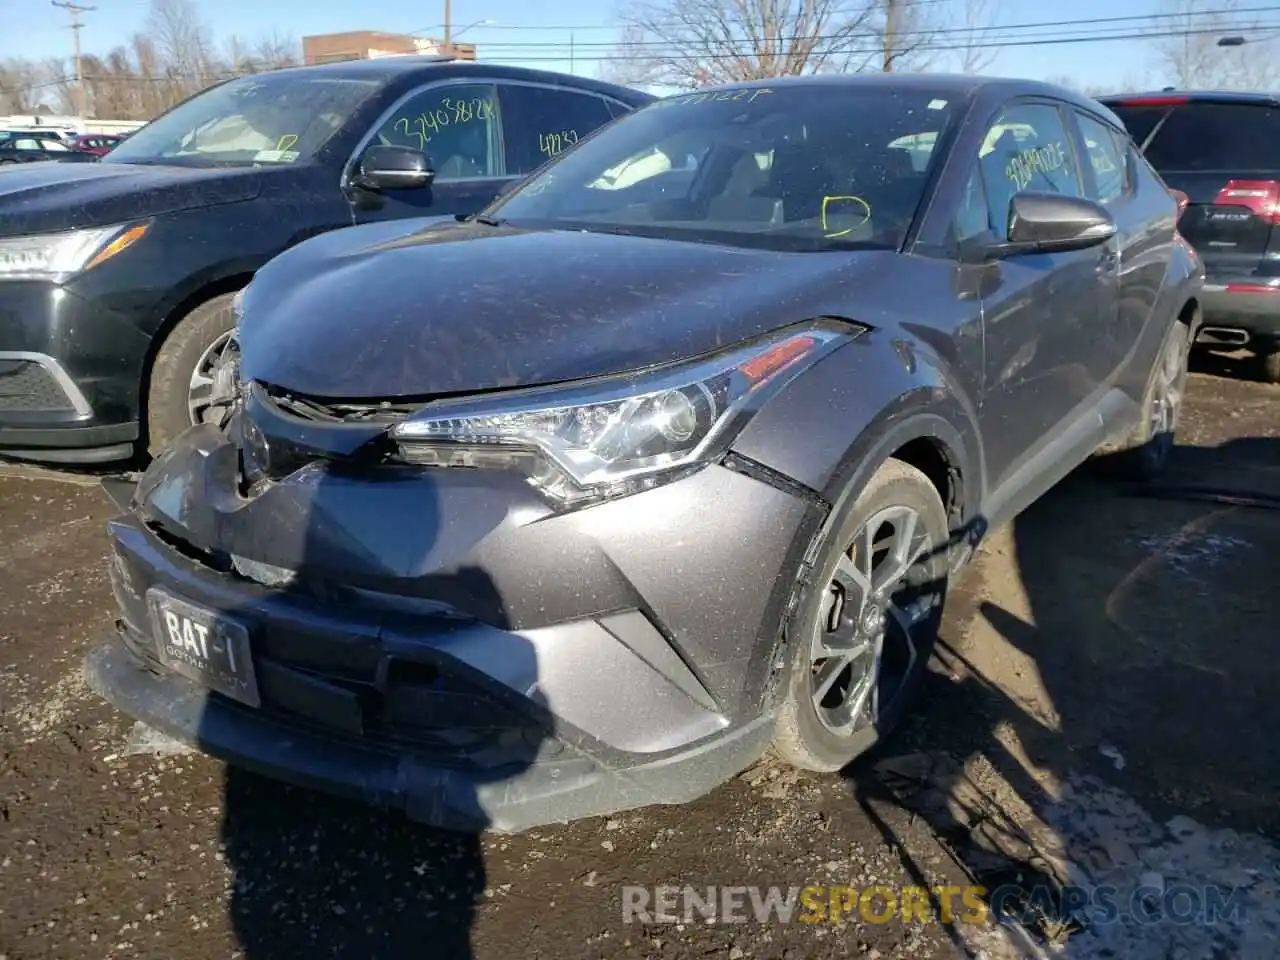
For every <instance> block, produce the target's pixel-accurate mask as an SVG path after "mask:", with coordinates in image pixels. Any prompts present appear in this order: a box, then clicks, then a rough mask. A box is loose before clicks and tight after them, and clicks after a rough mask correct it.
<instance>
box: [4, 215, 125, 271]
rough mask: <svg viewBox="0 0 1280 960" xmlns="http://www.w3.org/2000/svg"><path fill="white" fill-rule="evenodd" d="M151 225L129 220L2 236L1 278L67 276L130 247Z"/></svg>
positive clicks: (95, 264)
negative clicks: (78, 227)
mask: <svg viewBox="0 0 1280 960" xmlns="http://www.w3.org/2000/svg"><path fill="white" fill-rule="evenodd" d="M149 226H150V225H149V224H146V223H139V224H133V225H128V224H125V225H117V226H113V227H94V228H92V229H86V230H71V231H68V232H67V233H46V234H41V235H38V236H30V237H6V238H4V239H0V280H53V281H55V282H60V281H62V280H66V279H67V278H68V277H72V276H74V275H75V274H77V273H80V272H81V271H84V270H88V269H89V268H90V267H96V266H97V265H98V264H100V263H102V262H103V261H104V260H109V259H111V258H112V257H114V256H115V255H116V254H117V253H120V252H121V251H123V250H125V249H127V248H129V247H130V246H132V245H133V244H134V243H136V242H137V241H138V240H140V239H141V238H142V236H143V234H145V233H146V232H147V229H148V228H149Z"/></svg>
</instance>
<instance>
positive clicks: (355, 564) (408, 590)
mask: <svg viewBox="0 0 1280 960" xmlns="http://www.w3.org/2000/svg"><path fill="white" fill-rule="evenodd" d="M237 457H238V450H237V447H236V445H235V444H232V443H231V442H230V441H229V440H228V439H227V435H226V434H225V433H223V432H222V431H219V430H217V429H215V428H213V427H211V426H205V427H197V428H194V429H193V430H191V431H189V432H188V434H187V435H185V436H184V437H183V438H181V439H180V441H179V442H178V443H177V444H176V445H175V446H174V447H173V448H171V449H170V450H169V451H167V452H166V454H165V455H164V456H163V457H162V458H160V459H159V460H158V461H157V463H156V464H154V465H153V467H152V469H151V470H150V471H149V472H148V475H147V476H146V477H144V478H143V481H142V483H141V484H140V485H139V488H138V491H139V492H138V499H137V501H136V502H135V504H134V507H133V509H132V510H131V511H130V512H129V513H127V514H126V515H124V516H122V517H120V518H118V519H116V520H113V521H112V522H111V523H110V525H109V538H110V542H111V547H112V569H111V574H112V584H113V589H114V591H115V594H116V599H117V602H118V604H119V607H120V620H119V625H118V626H119V636H118V638H116V639H114V640H112V641H111V642H109V643H106V644H104V645H102V646H100V647H98V648H96V649H95V650H93V651H92V652H91V653H90V655H89V657H88V659H87V661H86V666H87V671H88V676H89V680H90V683H91V685H92V686H93V687H94V688H95V689H96V690H98V691H99V692H100V693H101V694H102V695H103V696H104V697H105V698H106V699H107V700H109V701H111V702H112V703H114V704H115V705H116V706H117V707H119V708H120V709H121V710H122V711H123V712H125V713H126V714H128V715H130V716H132V717H135V718H137V719H140V720H142V721H144V722H145V723H147V724H149V725H151V726H153V727H156V728H157V729H159V730H162V731H163V732H165V733H167V734H169V735H170V736H173V737H175V738H177V739H179V740H182V741H185V742H188V743H191V744H193V745H195V746H197V747H198V748H200V749H202V750H204V751H205V752H207V753H210V754H212V755H215V756H219V757H222V758H224V759H226V760H228V761H231V762H233V763H236V764H237V765H240V766H244V767H246V768H250V769H255V770H257V771H259V772H261V773H264V774H266V775H268V776H271V777H274V778H276V779H280V780H284V781H287V782H292V783H296V784H299V785H301V786H305V787H311V788H316V789H320V790H324V791H327V792H331V793H336V794H340V795H345V796H349V797H353V798H357V799H360V800H364V801H367V802H371V803H375V804H378V805H382V806H387V807H392V808H396V809H400V810H403V811H404V812H406V813H407V814H408V815H409V816H410V817H412V818H414V819H418V820H422V821H425V822H428V823H432V824H436V825H439V826H445V827H449V828H453V829H462V830H476V829H494V830H520V829H524V828H527V827H530V826H533V825H536V824H540V823H546V822H563V821H567V820H572V819H576V818H579V817H583V816H590V815H595V814H603V813H607V812H612V811H616V810H620V809H627V808H633V807H638V806H645V805H649V804H654V803H681V802H685V801H687V800H689V799H692V798H694V797H697V796H699V795H701V794H703V793H705V792H707V791H709V790H710V789H712V788H713V787H714V786H716V785H717V784H719V783H720V782H722V781H723V780H725V779H726V778H728V777H730V776H732V775H733V774H734V773H736V772H737V771H739V770H741V769H743V768H745V767H746V766H748V765H749V764H750V763H751V762H753V761H754V760H755V759H756V758H757V757H758V756H759V755H760V753H761V752H762V751H763V749H764V748H765V746H766V744H767V742H768V739H769V737H770V736H771V733H772V722H771V716H770V714H769V711H768V707H767V697H766V688H767V685H768V682H769V675H770V671H771V661H772V659H773V657H774V653H775V647H774V643H775V641H776V638H777V636H778V633H779V630H780V625H781V620H782V616H783V610H784V608H785V605H786V602H787V600H788V598H789V597H790V595H791V592H792V586H793V585H794V582H795V578H796V575H797V571H798V570H799V567H800V563H801V561H802V556H803V552H804V547H805V545H806V544H807V543H808V542H809V540H810V539H811V537H812V535H813V533H814V532H815V531H816V530H817V527H818V525H819V524H820V522H821V519H822V513H821V510H820V509H819V508H818V507H817V506H816V505H815V504H813V503H811V502H809V501H806V500H804V499H803V498H801V497H798V496H796V495H795V494H794V493H793V492H787V491H783V490H780V489H778V488H776V487H774V486H772V485H770V484H767V483H764V482H762V481H760V480H758V479H753V478H751V477H748V476H745V475H744V474H743V473H741V472H738V471H735V470H732V469H729V468H726V467H724V466H721V465H711V466H708V467H706V468H705V469H703V470H701V471H699V472H698V473H696V474H695V475H693V476H690V477H686V478H684V479H681V480H679V481H677V482H675V483H672V484H668V485H666V486H662V487H658V488H655V489H653V490H648V491H645V492H643V493H639V494H636V495H634V496H632V497H628V498H625V499H623V500H619V501H613V502H608V503H604V504H600V505H597V506H594V507H591V508H587V509H583V510H579V511H574V512H571V513H565V514H557V513H554V512H553V511H550V510H549V509H548V508H547V507H546V506H545V504H543V503H541V501H540V500H539V499H538V497H537V496H536V494H535V493H534V492H533V491H532V490H531V489H530V488H529V487H528V485H527V484H524V483H523V482H522V481H521V480H520V479H519V478H518V477H514V476H510V475H506V474H501V473H496V472H495V473H489V472H485V471H464V470H439V469H437V470H425V469H421V468H389V467H386V466H385V465H383V466H379V467H377V468H369V469H364V468H351V469H344V468H341V467H338V466H335V465H334V464H333V463H324V462H318V461H317V462H311V463H307V464H306V465H304V466H302V467H300V468H298V469H296V470H293V471H292V472H286V473H285V474H284V475H282V476H281V477H279V478H278V479H276V480H273V481H271V482H270V483H268V484H266V485H265V487H263V488H261V489H259V490H258V491H256V492H254V493H253V494H251V495H243V494H242V493H240V492H239V491H238V489H237V483H236V473H237V466H236V462H237V461H236V458H237ZM761 558H771V559H769V560H766V561H765V562H761ZM156 589H159V590H163V591H164V592H165V593H166V594H168V595H170V596H173V597H177V598H181V599H182V600H183V601H185V602H188V603H191V604H194V605H198V606H199V607H201V608H204V609H207V610H212V611H217V612H218V614H219V615H220V616H225V617H227V618H229V619H232V620H235V621H237V622H239V623H242V624H243V625H244V626H245V628H246V629H247V630H248V631H249V634H250V636H251V639H252V651H253V665H254V671H255V674H256V682H257V685H258V688H259V695H260V706H257V707H253V706H248V705H246V704H243V703H238V702H236V701H235V700H233V699H230V698H228V697H226V696H223V695H221V694H219V693H215V692H211V691H209V690H208V689H207V688H205V687H204V686H202V685H200V684H199V683H196V682H193V681H191V680H188V679H186V678H185V677H183V676H179V675H178V674H177V673H174V672H172V671H171V670H169V669H168V668H167V667H166V666H165V665H164V664H163V662H162V658H161V657H160V655H159V649H158V646H157V644H158V642H159V638H158V634H157V630H156V629H155V627H154V626H153V615H152V613H151V612H150V608H149V606H148V599H147V598H148V596H149V594H151V593H152V592H153V591H154V590H156Z"/></svg>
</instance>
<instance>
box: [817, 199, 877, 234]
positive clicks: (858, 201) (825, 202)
mask: <svg viewBox="0 0 1280 960" xmlns="http://www.w3.org/2000/svg"><path fill="white" fill-rule="evenodd" d="M833 203H856V204H857V205H858V206H860V207H862V209H863V210H864V211H866V213H865V214H864V215H863V217H862V219H861V220H859V221H858V222H857V223H855V224H854V225H853V226H851V227H848V228H847V229H844V230H837V231H836V232H835V233H828V232H827V208H828V207H829V206H831V204H833ZM870 219H871V204H869V203H867V201H865V200H863V199H862V198H861V197H823V198H822V235H823V236H824V237H826V238H828V239H831V238H833V237H843V236H845V235H847V234H850V233H853V231H855V230H857V229H858V228H859V227H860V226H862V225H863V224H864V223H866V222H867V221H869V220H870Z"/></svg>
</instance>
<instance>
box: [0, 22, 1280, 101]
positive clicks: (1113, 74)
mask: <svg viewBox="0 0 1280 960" xmlns="http://www.w3.org/2000/svg"><path fill="white" fill-rule="evenodd" d="M78 2H80V3H82V4H83V5H86V6H95V7H96V8H97V9H96V10H94V11H92V12H89V13H86V14H84V24H85V26H84V29H83V31H82V33H81V37H82V41H83V45H84V49H85V50H86V51H92V52H105V51H106V50H107V49H109V48H111V47H112V46H114V45H116V44H119V43H122V42H124V41H125V40H126V39H127V38H128V37H129V35H130V34H132V33H134V32H136V31H138V30H140V29H141V28H142V26H143V21H144V20H145V17H146V10H147V4H146V2H145V0H78ZM197 2H198V4H199V6H200V9H201V12H202V14H203V16H204V18H205V20H206V22H207V24H208V26H209V27H210V28H211V29H212V31H213V33H214V35H215V37H217V38H218V39H219V40H223V39H225V38H226V37H228V36H231V35H233V34H234V35H239V36H242V37H246V38H249V39H252V38H253V37H255V36H259V35H262V34H264V33H268V32H270V31H272V30H276V31H279V32H281V33H282V34H284V35H292V36H302V35H304V34H314V33H334V32H339V31H344V30H384V31H388V32H394V33H417V34H423V35H438V34H439V32H440V31H439V26H440V22H441V20H442V19H443V10H444V3H443V0H380V2H378V3H374V4H365V3H352V2H350V0H270V2H265V3H264V2H263V0H197ZM911 2H920V3H924V4H927V5H932V4H941V5H943V6H940V7H938V9H940V10H946V9H949V8H952V7H954V9H960V8H961V5H962V4H963V3H964V0H911ZM986 2H987V3H994V4H996V5H997V9H998V18H997V21H996V22H997V23H998V24H999V25H1000V26H1001V28H1003V35H1004V36H1005V37H1008V36H1013V35H1017V36H1019V37H1027V38H1029V37H1036V38H1041V39H1043V38H1050V37H1053V36H1054V35H1055V34H1056V35H1057V36H1061V35H1062V33H1063V31H1064V30H1067V29H1069V31H1070V32H1071V33H1073V34H1077V35H1078V34H1080V33H1088V32H1095V33H1096V32H1098V31H1107V32H1111V33H1140V32H1143V31H1144V30H1146V31H1149V30H1150V29H1151V27H1150V25H1149V23H1143V22H1139V21H1138V20H1130V21H1125V20H1123V19H1120V20H1117V19H1115V18H1126V17H1133V18H1141V17H1147V16H1149V15H1151V14H1153V13H1156V12H1157V11H1158V10H1159V9H1166V10H1167V9H1168V6H1167V3H1162V0H1070V2H1067V0H986ZM1244 2H1245V5H1246V6H1249V7H1254V8H1256V7H1259V6H1263V5H1264V3H1265V0H1244ZM853 5H854V0H851V3H850V6H853ZM1209 5H1210V6H1213V5H1214V4H1209ZM452 7H453V23H454V38H455V39H456V40H465V41H467V42H471V43H475V44H477V46H478V50H479V56H480V58H481V59H484V60H493V61H500V62H508V63H522V64H527V65H530V66H536V67H540V68H544V69H551V70H562V71H566V72H575V73H579V74H585V75H594V74H595V73H596V71H597V70H598V68H599V65H600V61H601V59H602V58H604V57H606V56H607V55H608V53H609V50H610V47H611V45H612V43H613V42H614V41H615V40H616V38H617V36H618V25H617V20H616V18H615V11H616V7H615V5H614V0H541V2H531V0H453V3H452ZM1252 16H1253V17H1254V18H1255V19H1256V18H1262V19H1264V20H1266V21H1267V22H1268V23H1269V24H1274V25H1277V26H1280V5H1277V6H1276V7H1275V12H1274V13H1269V14H1268V13H1261V14H1254V15H1252ZM1092 18H1107V19H1109V20H1111V22H1107V23H1096V24H1087V25H1083V24H1082V25H1078V26H1074V27H1071V28H1064V27H1052V26H1046V27H1036V28H1034V29H1025V30H1019V29H1017V27H1018V26H1019V25H1025V24H1037V23H1044V22H1045V21H1059V22H1060V21H1080V20H1086V19H1092ZM0 22H3V23H7V24H9V25H10V26H14V25H17V27H18V29H8V30H4V31H2V32H0V59H4V58H7V57H11V56H23V57H29V58H33V59H42V58H45V57H49V56H59V55H62V56H69V55H70V52H71V39H72V38H71V34H70V31H69V30H67V29H66V24H67V22H68V20H67V15H66V12H65V11H63V10H61V9H58V8H55V7H53V6H52V5H51V3H49V2H48V0H0ZM571 42H572V44H573V50H574V56H573V59H572V60H570V59H569V54H568V49H569V44H570V43H571ZM1152 47H1153V44H1152V42H1151V41H1149V40H1147V41H1143V40H1113V41H1108V42H1090V43H1078V44H1062V45H1054V44H1038V45H1034V46H1031V45H1028V46H1020V47H1013V46H1006V47H1004V48H1003V49H1001V50H999V51H998V53H997V54H996V58H995V61H994V62H993V63H992V64H991V65H990V66H988V67H986V68H985V69H984V70H983V72H984V73H988V74H1001V75H1006V76H1022V77H1028V78H1032V79H1046V78H1054V79H1059V78H1062V77H1064V76H1069V77H1071V78H1072V79H1074V80H1075V81H1076V82H1077V83H1079V84H1086V85H1096V86H1101V87H1107V88H1111V89H1115V88H1119V87H1123V86H1129V87H1132V86H1134V85H1146V86H1158V85H1161V84H1162V83H1164V82H1165V79H1166V78H1165V77H1164V76H1163V74H1162V72H1161V70H1160V67H1159V64H1158V61H1157V59H1156V57H1155V56H1154V55H1153V53H1152ZM1224 52H1225V51H1224Z"/></svg>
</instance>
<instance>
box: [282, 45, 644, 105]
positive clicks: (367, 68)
mask: <svg viewBox="0 0 1280 960" xmlns="http://www.w3.org/2000/svg"><path fill="white" fill-rule="evenodd" d="M473 72H475V73H482V74H483V75H484V76H485V77H491V78H496V79H503V80H528V81H532V82H535V83H556V84H564V83H566V82H569V83H571V84H572V85H573V86H576V87H579V88H581V89H584V90H592V91H594V92H596V93H603V94H608V95H610V96H613V97H621V98H623V99H626V100H628V101H630V102H632V103H647V102H648V101H650V100H654V99H657V98H656V97H654V96H653V95H652V94H648V93H645V92H644V91H641V90H636V89H634V88H632V87H623V86H619V85H618V84H615V83H608V82H606V81H603V80H596V79H593V78H591V77H580V76H576V75H574V76H570V75H567V74H564V73H556V72H554V71H551V70H538V69H534V68H532V67H513V66H508V65H507V64H502V63H489V62H488V61H476V60H455V59H451V58H448V57H438V56H431V55H427V54H405V55H403V56H395V57H377V58H375V59H373V60H339V61H336V62H334V63H318V64H308V65H307V66H302V67H285V68H283V69H280V70H272V71H270V73H271V74H273V75H274V74H291V73H293V74H305V75H307V76H329V77H341V78H350V79H373V80H384V81H387V82H396V83H402V82H406V81H408V82H413V80H414V79H415V78H421V80H422V81H423V82H426V81H428V80H430V79H431V78H432V77H446V76H465V75H466V74H468V73H473ZM259 76H261V74H259Z"/></svg>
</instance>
